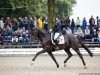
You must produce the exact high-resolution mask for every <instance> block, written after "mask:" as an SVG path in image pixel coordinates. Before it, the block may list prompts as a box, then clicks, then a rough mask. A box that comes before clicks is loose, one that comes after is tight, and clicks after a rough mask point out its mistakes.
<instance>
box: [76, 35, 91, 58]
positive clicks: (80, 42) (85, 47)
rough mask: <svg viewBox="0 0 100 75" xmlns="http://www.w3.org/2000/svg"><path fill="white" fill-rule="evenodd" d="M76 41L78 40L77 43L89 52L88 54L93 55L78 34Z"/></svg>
mask: <svg viewBox="0 0 100 75" xmlns="http://www.w3.org/2000/svg"><path fill="white" fill-rule="evenodd" d="M77 38H78V41H79V44H81V45H82V47H83V48H84V49H85V50H86V51H87V52H88V53H89V55H90V56H91V57H93V53H92V52H91V51H90V50H89V48H88V47H87V46H86V45H85V44H84V43H83V41H82V39H81V38H80V37H79V36H78V37H77Z"/></svg>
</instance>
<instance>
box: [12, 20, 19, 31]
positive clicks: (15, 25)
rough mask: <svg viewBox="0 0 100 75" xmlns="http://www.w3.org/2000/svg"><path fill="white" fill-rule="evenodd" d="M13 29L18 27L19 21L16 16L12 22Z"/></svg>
mask: <svg viewBox="0 0 100 75" xmlns="http://www.w3.org/2000/svg"><path fill="white" fill-rule="evenodd" d="M12 25H13V26H12V30H13V31H16V30H17V29H18V21H17V19H16V18H14V20H13V22H12Z"/></svg>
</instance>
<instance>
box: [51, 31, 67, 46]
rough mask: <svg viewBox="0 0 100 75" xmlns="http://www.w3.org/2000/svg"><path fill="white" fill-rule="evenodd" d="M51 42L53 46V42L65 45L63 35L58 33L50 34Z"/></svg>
mask: <svg viewBox="0 0 100 75" xmlns="http://www.w3.org/2000/svg"><path fill="white" fill-rule="evenodd" d="M51 40H52V43H53V44H54V45H55V40H56V41H57V43H58V44H64V43H65V39H64V35H63V34H62V33H59V32H56V33H51Z"/></svg>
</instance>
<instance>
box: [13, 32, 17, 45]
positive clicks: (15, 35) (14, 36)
mask: <svg viewBox="0 0 100 75" xmlns="http://www.w3.org/2000/svg"><path fill="white" fill-rule="evenodd" d="M12 43H14V44H18V36H17V34H16V33H14V35H13V37H12Z"/></svg>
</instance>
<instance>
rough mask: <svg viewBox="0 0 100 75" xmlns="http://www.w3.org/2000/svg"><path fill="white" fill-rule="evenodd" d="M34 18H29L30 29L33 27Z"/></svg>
mask: <svg viewBox="0 0 100 75" xmlns="http://www.w3.org/2000/svg"><path fill="white" fill-rule="evenodd" d="M33 22H34V21H33V19H32V18H30V20H29V28H28V29H32V28H33Z"/></svg>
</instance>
